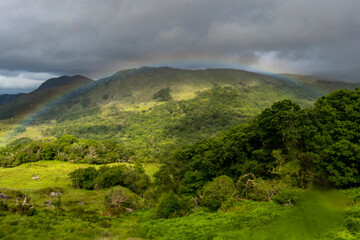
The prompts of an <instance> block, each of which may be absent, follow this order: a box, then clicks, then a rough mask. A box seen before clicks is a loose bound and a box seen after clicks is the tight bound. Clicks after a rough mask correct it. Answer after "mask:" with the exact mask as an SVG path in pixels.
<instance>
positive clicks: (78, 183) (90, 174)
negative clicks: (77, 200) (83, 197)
mask: <svg viewBox="0 0 360 240" xmlns="http://www.w3.org/2000/svg"><path fill="white" fill-rule="evenodd" d="M69 176H70V179H71V180H72V184H73V186H74V187H77V188H84V189H93V188H94V185H95V182H94V180H95V178H96V177H97V176H98V171H97V170H96V169H95V168H94V167H88V168H79V169H77V170H75V171H73V172H71V173H70V174H69Z"/></svg>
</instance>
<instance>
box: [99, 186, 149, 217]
mask: <svg viewBox="0 0 360 240" xmlns="http://www.w3.org/2000/svg"><path fill="white" fill-rule="evenodd" d="M105 207H106V210H107V212H108V214H110V215H119V214H122V213H126V212H128V213H130V212H133V211H135V210H137V209H140V208H142V207H143V200H142V199H141V198H140V197H139V196H138V195H136V194H134V193H132V192H131V191H130V190H128V189H126V188H124V187H115V188H113V189H111V191H110V193H109V194H108V195H106V196H105Z"/></svg>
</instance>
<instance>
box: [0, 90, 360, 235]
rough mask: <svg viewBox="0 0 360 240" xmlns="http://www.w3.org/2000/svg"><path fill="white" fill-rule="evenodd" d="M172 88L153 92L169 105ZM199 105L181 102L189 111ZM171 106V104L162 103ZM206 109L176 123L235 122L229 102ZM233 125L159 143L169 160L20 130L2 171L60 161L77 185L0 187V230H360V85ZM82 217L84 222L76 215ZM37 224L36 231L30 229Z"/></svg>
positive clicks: (189, 126) (6, 150)
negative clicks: (26, 135)
mask: <svg viewBox="0 0 360 240" xmlns="http://www.w3.org/2000/svg"><path fill="white" fill-rule="evenodd" d="M169 92H170V89H163V90H161V91H159V92H158V93H157V94H156V95H155V96H154V97H155V99H156V100H157V101H165V102H167V101H171V98H170V97H171V96H170V94H169ZM204 94H210V97H209V96H208V97H207V98H206V99H211V96H212V94H220V95H221V94H224V95H222V97H220V98H216V99H222V100H224V102H225V103H227V102H230V101H231V100H233V98H231V96H232V94H236V93H233V92H232V90H231V88H228V89H227V88H219V87H215V88H213V89H212V90H211V91H208V92H206V93H204ZM201 96H202V95H199V97H201ZM227 98H229V99H227ZM197 100H198V99H197ZM190 103H191V102H186V103H184V104H185V105H184V106H182V105H181V104H182V103H181V102H178V103H175V102H173V103H172V104H178V106H174V108H180V109H181V111H184V110H185V109H186V108H190V107H192V106H191V104H190ZM186 104H188V105H186ZM193 104H195V101H194V103H193ZM164 106H166V107H167V106H169V105H160V106H159V107H164ZM204 106H209V107H210V106H214V107H213V108H214V109H212V110H211V111H213V115H212V116H202V115H201V113H199V115H195V116H190V117H189V118H188V119H187V121H188V122H181V121H180V120H176V121H175V123H176V124H173V126H172V129H169V128H168V131H169V132H172V133H174V135H176V134H177V132H176V131H177V129H178V131H179V133H180V132H183V133H184V134H190V133H191V132H193V131H196V130H197V131H198V130H199V129H197V125H196V123H199V124H200V122H201V124H203V123H204V121H205V125H206V120H208V121H213V122H211V124H210V125H211V126H221V125H222V124H223V123H222V122H221V121H223V120H226V119H229V118H226V117H222V116H223V115H226V114H231V113H228V111H230V108H226V106H222V105H219V104H214V105H212V104H211V102H210V103H209V105H206V104H205V105H204ZM216 107H218V109H216ZM199 111H201V109H200V110H199ZM189 121H190V122H189ZM191 121H194V122H195V123H192V122H191ZM218 121H219V122H218ZM232 121H234V122H235V121H237V122H238V124H237V125H236V124H234V126H233V127H232V128H230V129H229V130H225V131H222V132H220V133H218V134H216V135H214V134H209V135H206V136H207V137H206V138H205V137H204V138H203V139H199V140H198V141H194V142H191V141H190V142H189V143H188V144H185V143H186V141H178V142H177V143H179V144H178V146H174V145H172V147H170V148H169V147H166V145H164V147H163V148H161V146H158V147H157V148H158V154H157V155H156V156H158V159H157V160H156V161H157V162H159V161H160V165H158V164H157V163H154V161H152V163H149V162H147V161H144V159H143V158H141V157H140V155H138V154H137V153H136V152H137V151H138V150H139V148H137V147H136V146H133V145H129V144H128V143H127V142H121V141H117V142H114V141H110V140H86V139H81V138H77V137H75V136H72V135H68V134H67V135H62V136H58V138H44V139H40V140H32V139H29V138H19V139H17V140H15V141H13V142H11V143H10V144H8V145H7V146H5V147H2V148H0V166H1V167H3V169H0V170H1V171H5V170H8V169H9V170H10V169H11V168H13V167H15V168H16V166H17V167H21V166H23V165H24V166H27V167H26V168H31V167H36V166H41V164H43V163H46V164H60V163H61V162H63V163H67V164H72V165H74V166H76V167H75V168H72V170H71V171H70V170H69V171H68V172H67V175H66V181H67V183H68V185H65V186H62V187H59V186H56V185H54V184H53V183H50V184H49V183H47V185H46V184H45V185H46V187H44V186H45V185H43V188H40V189H37V190H27V191H24V192H21V191H18V190H11V189H10V188H6V189H5V188H0V192H1V194H2V195H0V196H1V198H2V200H1V201H0V219H2V222H3V223H2V226H1V228H2V231H1V233H0V237H5V236H6V237H7V238H9V239H10V238H11V236H12V235H11V234H13V233H15V232H16V231H19V232H22V233H23V234H29V236H32V237H43V235H41V234H44V233H42V231H43V230H44V229H48V230H49V231H50V232H51V234H55V231H57V230H60V229H66V230H64V232H63V233H61V234H63V235H61V237H64V238H67V237H69V236H72V235H71V234H72V233H74V232H75V233H76V234H77V235H76V237H75V239H76V238H79V239H81V238H96V237H98V238H99V237H105V238H109V239H113V238H114V239H117V238H120V239H121V238H126V237H138V238H141V239H180V238H181V239H239V238H245V239H274V238H273V237H274V236H275V237H276V239H358V238H359V237H360V235H359V230H360V217H359V216H360V208H359V206H360V205H359V199H360V197H359V196H360V191H359V188H358V187H360V186H359V185H360V174H359V169H360V147H359V146H360V144H359V141H360V140H359V139H360V89H356V90H355V91H352V90H337V91H335V92H332V93H330V94H329V95H326V96H324V97H321V98H319V99H318V100H317V101H316V102H315V103H314V105H313V106H309V107H301V106H300V105H299V104H297V103H294V102H292V101H290V100H282V101H278V102H276V103H274V104H272V106H270V107H268V108H266V109H264V110H262V111H261V112H260V113H259V114H258V115H256V116H255V117H253V118H252V119H251V120H250V121H243V120H242V119H241V116H235V118H233V119H232ZM224 125H225V124H224ZM179 129H182V130H179ZM219 129H221V128H219ZM203 131H205V130H203ZM180 137H183V138H185V139H186V138H187V136H186V135H184V136H181V135H180ZM37 162H38V163H37ZM36 164H40V165H36ZM49 166H51V165H49ZM149 167H150V168H152V169H151V174H150V173H149ZM5 173H6V172H4V174H5ZM4 176H6V174H5V175H4ZM34 177H35V178H36V177H39V178H40V179H41V176H40V175H39V176H36V175H35V176H34ZM1 181H2V177H0V182H1ZM34 181H37V180H34ZM40 182H41V180H40ZM51 184H53V185H51ZM72 195H73V196H72ZM44 196H45V197H44ZM76 196H78V198H79V196H82V197H80V198H81V199H82V200H77V199H76ZM84 196H86V197H84ZM44 198H46V199H48V201H46V204H45V205H44V203H42V202H43V201H44ZM99 198H101V199H100V200H99ZM65 199H66V200H65ZM84 199H85V200H84ZM21 203H22V204H21ZM99 204H100V205H101V207H99ZM19 216H23V217H22V218H20V217H19ZM314 216H316V217H314ZM43 218H45V220H41V219H43ZM72 218H77V219H79V224H80V225H81V226H80V225H79V226H75V225H74V223H70V221H71V220H70V219H72ZM304 221H306V223H304ZM31 223H36V225H37V227H38V228H35V229H34V230H24V229H23V226H26V225H30V224H31ZM87 224H89V225H87ZM309 225H313V226H312V227H311V226H309ZM182 226H187V227H186V228H184V227H182ZM260 226H262V227H260ZM90 228H91V230H90ZM125 228H128V229H130V230H129V231H125V230H123V229H125ZM274 228H275V229H274ZM286 228H289V229H293V230H292V231H286V230H285V229H286ZM296 228H298V229H299V230H294V229H296ZM121 229H122V230H121ZM304 236H305V237H304ZM30 238H31V237H30Z"/></svg>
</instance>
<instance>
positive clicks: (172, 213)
mask: <svg viewBox="0 0 360 240" xmlns="http://www.w3.org/2000/svg"><path fill="white" fill-rule="evenodd" d="M180 211H181V206H180V199H179V197H178V196H177V195H175V194H173V193H170V194H166V195H164V196H163V197H162V198H161V200H160V204H159V206H158V207H157V209H156V217H158V218H170V217H176V216H179V214H180Z"/></svg>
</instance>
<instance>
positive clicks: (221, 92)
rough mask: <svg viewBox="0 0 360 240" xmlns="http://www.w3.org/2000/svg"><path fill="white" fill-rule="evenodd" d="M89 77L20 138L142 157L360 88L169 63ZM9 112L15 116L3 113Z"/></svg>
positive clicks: (14, 106) (38, 94)
mask: <svg viewBox="0 0 360 240" xmlns="http://www.w3.org/2000/svg"><path fill="white" fill-rule="evenodd" d="M82 79H83V80H84V81H83V82H85V83H89V82H90V84H87V85H86V86H85V87H83V88H80V90H78V91H77V92H76V94H73V95H71V97H69V98H67V99H66V101H63V102H62V103H60V104H57V105H56V106H53V107H52V108H51V109H50V110H49V111H48V112H46V113H44V114H42V115H41V116H39V119H38V120H37V121H36V123H34V124H33V125H32V126H28V127H27V131H25V132H24V133H22V134H21V135H20V136H18V137H33V136H34V134H33V133H34V132H36V135H39V136H55V137H59V136H61V135H63V134H72V135H74V136H76V137H78V138H89V139H97V140H105V139H111V140H113V141H116V142H122V143H125V144H128V145H131V146H133V147H134V148H135V149H137V150H138V152H139V154H140V155H141V156H142V157H150V158H153V157H154V156H155V157H156V156H157V155H158V154H159V152H162V150H163V149H171V148H173V147H175V146H179V145H184V144H189V143H193V142H197V141H200V140H202V139H205V138H208V137H211V136H214V135H215V134H217V133H218V132H219V131H223V130H226V129H229V128H231V127H233V126H235V125H237V124H239V123H242V122H247V121H249V120H250V119H252V117H253V116H255V115H256V114H259V113H260V111H261V110H262V109H264V108H266V107H269V106H271V104H272V103H274V102H276V101H279V100H283V99H290V100H292V101H294V102H296V103H298V104H300V105H301V106H309V105H311V104H312V103H313V101H315V100H316V99H317V98H319V97H321V96H323V95H325V94H327V93H329V92H331V91H333V90H336V89H339V88H348V89H354V88H356V87H357V86H358V85H357V84H355V83H346V82H331V81H326V80H324V79H318V78H315V77H312V76H301V75H264V74H259V73H253V72H247V71H242V70H235V69H206V70H186V69H177V68H170V67H158V68H153V67H142V68H138V69H129V70H124V71H119V72H117V73H115V74H114V75H112V76H110V77H107V78H104V79H100V80H98V81H96V82H92V83H91V80H88V79H86V78H82ZM62 81H64V79H62ZM83 82H82V83H83ZM66 86H69V85H65V86H62V85H61V84H59V81H55V80H49V81H47V82H45V83H44V84H43V85H42V86H40V88H39V89H37V90H36V91H34V92H32V93H31V94H29V95H25V96H24V97H21V98H19V99H17V100H16V101H13V102H11V103H7V104H6V105H3V106H2V107H1V109H4V106H7V107H8V109H9V111H8V112H19V110H18V109H20V110H21V109H34V108H35V107H34V106H32V104H30V107H29V105H21V103H23V102H31V103H32V102H37V101H38V102H39V100H37V101H32V100H25V101H24V100H23V99H42V100H41V102H44V101H45V102H46V101H47V99H48V97H46V96H48V95H47V94H49V93H53V92H57V91H59V90H58V89H62V90H64V92H66V91H68V90H69V88H67V87H66ZM55 89H56V90H55ZM43 92H46V94H45V95H43V96H42V94H43ZM30 96H31V97H30ZM24 106H26V107H24ZM2 111H4V110H2ZM10 116H11V115H10ZM6 117H9V115H2V119H4V118H6Z"/></svg>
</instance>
